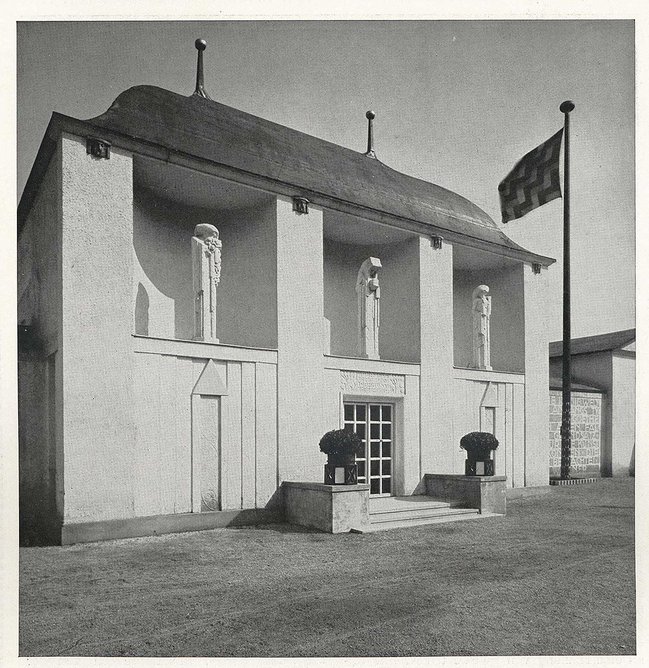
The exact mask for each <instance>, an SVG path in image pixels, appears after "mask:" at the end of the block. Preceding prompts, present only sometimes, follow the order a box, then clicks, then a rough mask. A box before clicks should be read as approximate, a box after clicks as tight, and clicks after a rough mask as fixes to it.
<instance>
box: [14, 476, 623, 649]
mask: <svg viewBox="0 0 649 668" xmlns="http://www.w3.org/2000/svg"><path fill="white" fill-rule="evenodd" d="M633 515H634V480H633V479H628V478H627V479H615V480H611V479H607V480H602V481H600V482H597V483H593V484H588V485H577V486H573V487H553V488H551V489H550V491H549V492H547V493H545V494H541V495H538V496H525V497H519V498H515V499H510V500H509V502H508V509H507V516H506V517H496V518H489V519H483V520H475V521H467V522H457V523H451V524H442V525H432V526H421V527H415V528H412V529H396V530H393V531H385V532H379V533H373V534H363V535H359V534H345V535H337V536H332V535H328V534H321V533H314V532H310V531H306V530H301V529H300V528H298V527H292V526H287V525H272V526H267V527H263V528H262V527H259V528H243V529H218V530H214V531H204V532H199V533H187V534H177V535H171V536H160V537H151V538H135V539H129V540H119V541H112V542H105V543H93V544H86V545H76V546H70V547H47V548H43V547H31V548H23V549H21V552H20V654H21V655H22V656H43V655H46V656H52V655H69V656H405V655H411V656H440V655H441V656H443V655H513V654H516V655H526V654H531V655H538V654H633V653H634V652H635V586H634V527H633Z"/></svg>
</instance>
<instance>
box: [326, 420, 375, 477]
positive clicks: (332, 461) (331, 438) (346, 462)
mask: <svg viewBox="0 0 649 668" xmlns="http://www.w3.org/2000/svg"><path fill="white" fill-rule="evenodd" d="M364 447H365V446H364V445H363V439H362V438H361V437H360V436H359V435H358V434H356V433H355V432H353V431H348V430H346V429H334V430H332V431H328V432H327V433H326V434H325V435H324V436H323V437H322V438H321V439H320V450H321V451H322V452H324V453H325V455H327V463H326V464H325V484H326V485H335V484H345V485H354V484H356V482H357V479H358V467H357V465H356V456H357V455H362V454H363V451H364ZM336 469H344V473H342V474H341V473H340V472H339V473H338V475H337V474H336ZM341 478H342V479H341Z"/></svg>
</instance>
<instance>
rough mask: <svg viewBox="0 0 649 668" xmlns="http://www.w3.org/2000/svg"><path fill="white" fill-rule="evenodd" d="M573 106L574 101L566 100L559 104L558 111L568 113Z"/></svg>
mask: <svg viewBox="0 0 649 668" xmlns="http://www.w3.org/2000/svg"><path fill="white" fill-rule="evenodd" d="M574 108H575V103H574V102H573V101H572V100H566V101H565V102H562V103H561V104H560V105H559V111H560V112H561V113H562V114H569V113H570V112H571V111H572V110H573V109H574Z"/></svg>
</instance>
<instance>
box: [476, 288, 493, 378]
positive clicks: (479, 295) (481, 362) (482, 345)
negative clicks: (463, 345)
mask: <svg viewBox="0 0 649 668" xmlns="http://www.w3.org/2000/svg"><path fill="white" fill-rule="evenodd" d="M472 310H473V367H474V368H476V369H486V370H487V371H491V334H490V332H489V327H490V320H491V297H490V296H489V286H488V285H479V286H478V287H477V288H476V289H475V290H474V291H473V308H472Z"/></svg>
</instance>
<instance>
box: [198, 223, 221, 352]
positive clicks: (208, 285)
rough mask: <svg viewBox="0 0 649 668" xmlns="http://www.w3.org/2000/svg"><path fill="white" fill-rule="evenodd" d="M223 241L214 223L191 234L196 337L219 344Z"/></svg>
mask: <svg viewBox="0 0 649 668" xmlns="http://www.w3.org/2000/svg"><path fill="white" fill-rule="evenodd" d="M221 246H222V243H221V240H220V239H219V231H218V230H217V229H216V227H214V225H208V224H207V223H200V224H199V225H196V227H195V228H194V236H193V237H192V269H193V287H194V339H196V340H198V341H210V342H212V343H218V342H219V340H218V339H217V338H216V287H217V285H218V284H219V282H220V280H221Z"/></svg>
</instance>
